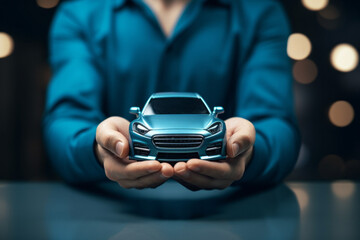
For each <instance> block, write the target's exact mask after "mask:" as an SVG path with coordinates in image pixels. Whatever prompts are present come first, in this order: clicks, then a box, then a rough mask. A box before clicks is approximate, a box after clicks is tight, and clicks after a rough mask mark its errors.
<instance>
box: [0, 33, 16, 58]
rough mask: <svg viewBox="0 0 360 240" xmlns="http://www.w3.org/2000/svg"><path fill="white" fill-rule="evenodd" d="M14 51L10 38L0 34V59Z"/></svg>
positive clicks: (5, 34) (7, 35)
mask: <svg viewBox="0 0 360 240" xmlns="http://www.w3.org/2000/svg"><path fill="white" fill-rule="evenodd" d="M13 50H14V41H13V39H12V37H11V36H10V35H9V34H7V33H4V32H0V58H5V57H7V56H9V55H10V54H11V53H12V52H13Z"/></svg>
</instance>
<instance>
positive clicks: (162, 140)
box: [153, 135, 203, 148]
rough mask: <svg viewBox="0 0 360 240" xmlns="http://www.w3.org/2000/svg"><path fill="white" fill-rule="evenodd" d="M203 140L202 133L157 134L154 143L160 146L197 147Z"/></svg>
mask: <svg viewBox="0 0 360 240" xmlns="http://www.w3.org/2000/svg"><path fill="white" fill-rule="evenodd" d="M202 142H203V136H201V135H156V136H154V137H153V143H154V145H155V146H156V147H158V148H196V147H199V146H200V145H201V144H202Z"/></svg>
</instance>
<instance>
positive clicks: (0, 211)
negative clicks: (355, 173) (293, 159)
mask: <svg viewBox="0 0 360 240" xmlns="http://www.w3.org/2000/svg"><path fill="white" fill-rule="evenodd" d="M358 189H359V184H355V183H349V182H339V183H333V184H329V183H288V184H282V185H279V186H277V187H274V188H271V189H266V190H263V191H258V192H249V191H244V190H241V189H239V188H230V189H228V190H226V191H198V192H191V191H188V190H186V189H185V188H183V187H182V186H180V185H179V184H177V183H176V182H169V183H166V184H164V185H163V186H161V187H160V188H158V189H149V190H145V191H144V190H124V189H121V188H120V187H118V186H117V185H116V184H112V183H104V184H101V185H97V186H91V187H87V188H73V187H69V186H67V185H65V184H63V183H2V184H0V239H221V240H223V239H241V240H246V239H279V240H281V239H360V231H359V229H358V224H359V222H360V208H359V204H358V203H359V200H360V196H359V191H358Z"/></svg>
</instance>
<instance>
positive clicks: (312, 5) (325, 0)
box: [301, 0, 329, 11]
mask: <svg viewBox="0 0 360 240" xmlns="http://www.w3.org/2000/svg"><path fill="white" fill-rule="evenodd" d="M301 2H302V4H303V5H304V7H306V8H307V9H309V10H311V11H320V10H322V9H324V8H325V7H326V6H327V5H328V4H329V0H301Z"/></svg>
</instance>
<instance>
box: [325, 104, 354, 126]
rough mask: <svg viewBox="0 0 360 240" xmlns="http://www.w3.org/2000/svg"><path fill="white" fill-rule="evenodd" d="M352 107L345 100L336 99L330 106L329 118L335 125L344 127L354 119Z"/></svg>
mask: <svg viewBox="0 0 360 240" xmlns="http://www.w3.org/2000/svg"><path fill="white" fill-rule="evenodd" d="M354 115H355V113H354V108H353V107H352V106H351V104H350V103H348V102H347V101H337V102H335V103H333V104H332V105H331V106H330V109H329V120H330V122H331V123H332V124H334V125H335V126H337V127H346V126H348V125H349V124H350V123H351V122H352V121H353V120H354Z"/></svg>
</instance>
